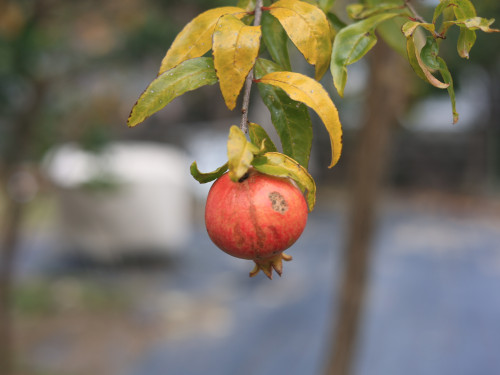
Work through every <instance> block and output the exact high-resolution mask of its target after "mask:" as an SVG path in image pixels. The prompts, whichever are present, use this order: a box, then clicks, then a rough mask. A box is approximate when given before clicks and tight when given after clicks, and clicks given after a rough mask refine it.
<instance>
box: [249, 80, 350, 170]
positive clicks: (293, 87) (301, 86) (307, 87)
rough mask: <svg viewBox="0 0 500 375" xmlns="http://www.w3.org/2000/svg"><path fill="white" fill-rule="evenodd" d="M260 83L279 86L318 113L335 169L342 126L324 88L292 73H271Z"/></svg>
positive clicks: (338, 156) (339, 149)
mask: <svg viewBox="0 0 500 375" xmlns="http://www.w3.org/2000/svg"><path fill="white" fill-rule="evenodd" d="M258 82H260V83H264V84H268V85H273V86H277V87H279V88H281V89H283V90H284V91H285V92H286V93H287V95H288V96H289V97H290V98H291V99H293V100H296V101H299V102H302V103H304V104H305V105H307V106H308V107H311V108H312V109H313V110H314V111H316V113H317V114H318V115H319V117H320V118H321V120H322V121H323V123H324V124H325V127H326V130H327V131H328V134H329V136H330V143H331V145H332V162H331V164H330V166H329V168H331V167H333V166H334V165H335V164H336V163H337V162H338V160H339V158H340V154H341V153H342V125H341V124H340V119H339V114H338V111H337V108H336V107H335V104H333V102H332V100H331V99H330V96H329V95H328V93H327V92H326V91H325V89H324V88H323V86H321V84H320V83H318V82H316V81H315V80H313V79H312V78H309V77H307V76H305V75H302V74H299V73H292V72H275V73H269V74H266V75H265V76H264V77H262V78H261V79H259V80H258Z"/></svg>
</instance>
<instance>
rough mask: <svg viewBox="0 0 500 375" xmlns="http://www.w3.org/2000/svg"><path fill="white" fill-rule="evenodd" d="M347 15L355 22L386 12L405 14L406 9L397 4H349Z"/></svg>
mask: <svg viewBox="0 0 500 375" xmlns="http://www.w3.org/2000/svg"><path fill="white" fill-rule="evenodd" d="M346 11H347V15H348V16H349V17H350V18H352V19H355V20H361V19H365V18H368V17H371V16H374V15H376V14H380V13H387V12H389V11H390V12H391V13H394V12H406V7H404V6H402V5H401V4H398V3H380V4H377V5H375V6H373V5H369V4H368V5H365V4H358V3H356V4H350V5H348V6H347V7H346Z"/></svg>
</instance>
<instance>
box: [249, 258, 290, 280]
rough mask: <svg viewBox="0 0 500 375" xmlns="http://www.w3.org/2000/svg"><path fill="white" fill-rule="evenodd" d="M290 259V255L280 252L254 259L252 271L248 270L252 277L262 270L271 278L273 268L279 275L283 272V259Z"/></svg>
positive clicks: (287, 260)
mask: <svg viewBox="0 0 500 375" xmlns="http://www.w3.org/2000/svg"><path fill="white" fill-rule="evenodd" d="M291 260H292V256H291V255H288V254H285V253H280V254H277V255H275V256H273V257H270V258H266V259H262V260H254V262H255V267H254V268H253V270H252V271H250V277H254V276H255V275H257V274H258V273H259V271H262V272H264V274H265V275H266V276H267V277H268V278H269V279H270V280H272V279H273V270H275V271H276V273H277V274H278V276H280V277H281V274H282V273H283V261H285V262H289V261H291Z"/></svg>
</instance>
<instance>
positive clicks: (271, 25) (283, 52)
mask: <svg viewBox="0 0 500 375" xmlns="http://www.w3.org/2000/svg"><path fill="white" fill-rule="evenodd" d="M262 40H263V41H264V43H265V45H266V48H267V51H268V52H269V54H270V55H271V57H272V58H273V60H274V61H275V62H276V63H277V64H279V65H280V66H281V70H292V67H291V65H290V58H289V56H288V47H287V42H288V36H287V34H286V32H285V29H283V26H281V24H280V23H279V21H278V20H277V19H276V18H275V17H273V16H272V15H271V14H269V13H268V12H264V13H263V14H262Z"/></svg>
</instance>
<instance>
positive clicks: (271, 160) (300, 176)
mask: <svg viewBox="0 0 500 375" xmlns="http://www.w3.org/2000/svg"><path fill="white" fill-rule="evenodd" d="M252 165H253V167H254V168H255V169H256V170H258V171H259V172H261V173H265V174H268V175H271V176H277V177H288V178H291V179H292V180H293V181H295V182H296V183H297V185H298V186H299V188H300V190H301V191H302V193H304V194H305V197H306V202H307V206H308V208H309V212H311V211H312V210H313V209H314V205H315V203H316V183H315V182H314V179H313V178H312V177H311V175H310V174H309V173H308V172H307V169H306V168H304V167H303V166H301V165H300V164H299V163H297V161H295V160H293V159H292V158H290V157H289V156H287V155H284V154H281V153H279V152H266V153H265V154H264V155H261V156H258V157H256V158H255V159H254V160H253V162H252Z"/></svg>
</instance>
